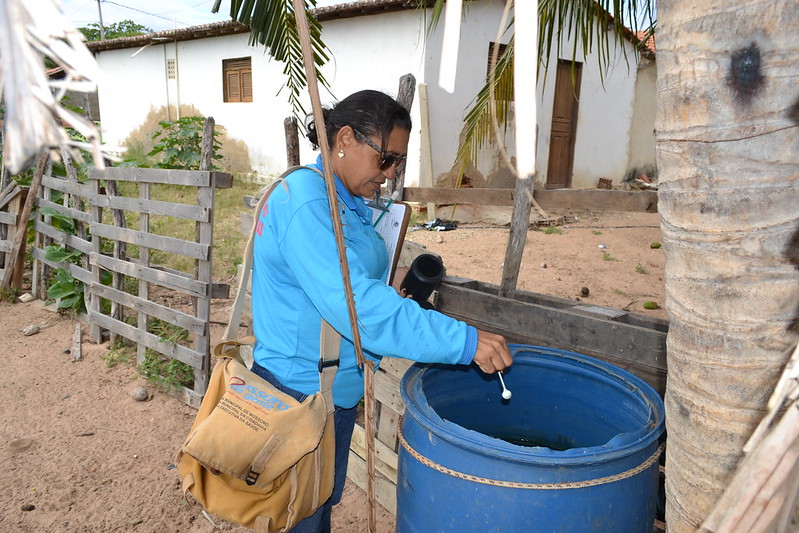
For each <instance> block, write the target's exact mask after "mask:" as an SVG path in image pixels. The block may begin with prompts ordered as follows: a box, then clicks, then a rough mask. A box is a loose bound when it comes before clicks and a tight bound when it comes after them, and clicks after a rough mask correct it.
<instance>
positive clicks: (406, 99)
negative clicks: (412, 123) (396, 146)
mask: <svg viewBox="0 0 799 533" xmlns="http://www.w3.org/2000/svg"><path fill="white" fill-rule="evenodd" d="M415 94H416V77H415V76H414V75H413V74H405V75H404V76H402V77H401V78H400V82H399V90H398V91H397V102H399V104H400V105H401V106H402V107H404V108H405V109H407V110H408V112H409V113H410V111H411V106H412V105H413V97H414V95H415ZM404 187H405V163H403V164H401V165H400V167H399V168H397V174H396V177H395V178H394V179H393V180H389V181H387V182H386V194H388V195H389V196H391V194H392V193H393V192H394V191H399V199H400V200H402V189H403V188H404Z"/></svg>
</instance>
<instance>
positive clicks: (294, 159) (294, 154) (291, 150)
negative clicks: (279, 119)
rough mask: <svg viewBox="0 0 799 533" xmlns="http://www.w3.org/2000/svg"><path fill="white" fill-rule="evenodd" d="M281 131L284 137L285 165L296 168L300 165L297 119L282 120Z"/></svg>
mask: <svg viewBox="0 0 799 533" xmlns="http://www.w3.org/2000/svg"><path fill="white" fill-rule="evenodd" d="M283 131H284V133H285V136H286V164H287V165H288V167H286V168H291V167H296V166H298V165H299V164H300V136H299V133H298V132H297V119H296V118H294V117H287V118H285V119H284V120H283Z"/></svg>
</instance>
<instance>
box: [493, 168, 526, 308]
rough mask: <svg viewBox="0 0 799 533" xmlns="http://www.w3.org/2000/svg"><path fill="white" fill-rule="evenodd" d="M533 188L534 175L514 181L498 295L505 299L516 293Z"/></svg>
mask: <svg viewBox="0 0 799 533" xmlns="http://www.w3.org/2000/svg"><path fill="white" fill-rule="evenodd" d="M534 186H535V176H534V175H531V176H525V177H523V178H522V177H519V178H517V179H516V198H515V201H514V204H513V215H512V216H511V222H510V235H509V236H508V247H507V248H506V249H505V264H504V265H503V267H502V282H501V284H500V287H499V295H500V296H502V297H505V298H508V297H510V296H512V295H513V293H514V292H515V291H516V282H517V281H518V280H519V268H520V267H521V265H522V254H523V252H524V243H525V242H526V241H527V229H528V228H529V226H530V206H531V205H532V203H533V187H534Z"/></svg>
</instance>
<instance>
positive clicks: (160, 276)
mask: <svg viewBox="0 0 799 533" xmlns="http://www.w3.org/2000/svg"><path fill="white" fill-rule="evenodd" d="M89 262H90V263H91V264H92V265H97V266H98V267H102V268H104V269H105V270H109V271H112V272H114V271H115V272H120V273H122V274H125V275H127V276H132V277H135V278H138V279H141V280H144V281H147V282H149V283H155V284H156V285H160V286H161V287H165V288H167V289H172V290H175V291H180V292H182V293H185V294H188V295H189V296H203V295H205V294H206V291H207V290H208V287H207V285H206V284H204V283H201V282H199V281H197V280H194V279H192V278H190V277H186V276H178V275H175V274H170V273H168V272H163V271H161V270H159V269H156V268H152V267H146V266H143V265H137V264H134V263H131V262H130V261H122V260H119V259H114V258H113V257H108V256H106V255H102V254H97V253H95V252H92V253H91V255H90V256H89Z"/></svg>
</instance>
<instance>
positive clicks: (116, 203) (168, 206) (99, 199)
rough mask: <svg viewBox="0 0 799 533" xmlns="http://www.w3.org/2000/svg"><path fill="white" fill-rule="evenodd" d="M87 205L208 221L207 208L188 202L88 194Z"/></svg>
mask: <svg viewBox="0 0 799 533" xmlns="http://www.w3.org/2000/svg"><path fill="white" fill-rule="evenodd" d="M89 205H92V206H99V207H106V208H112V209H123V210H125V211H134V212H137V213H147V214H150V215H164V216H169V217H175V218H182V219H185V220H193V221H195V222H208V220H209V212H210V210H209V209H208V208H204V207H198V206H196V205H190V204H178V203H174V202H162V201H159V200H149V199H147V200H145V199H142V198H128V197H125V196H105V195H102V194H101V195H99V196H90V197H89Z"/></svg>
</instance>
